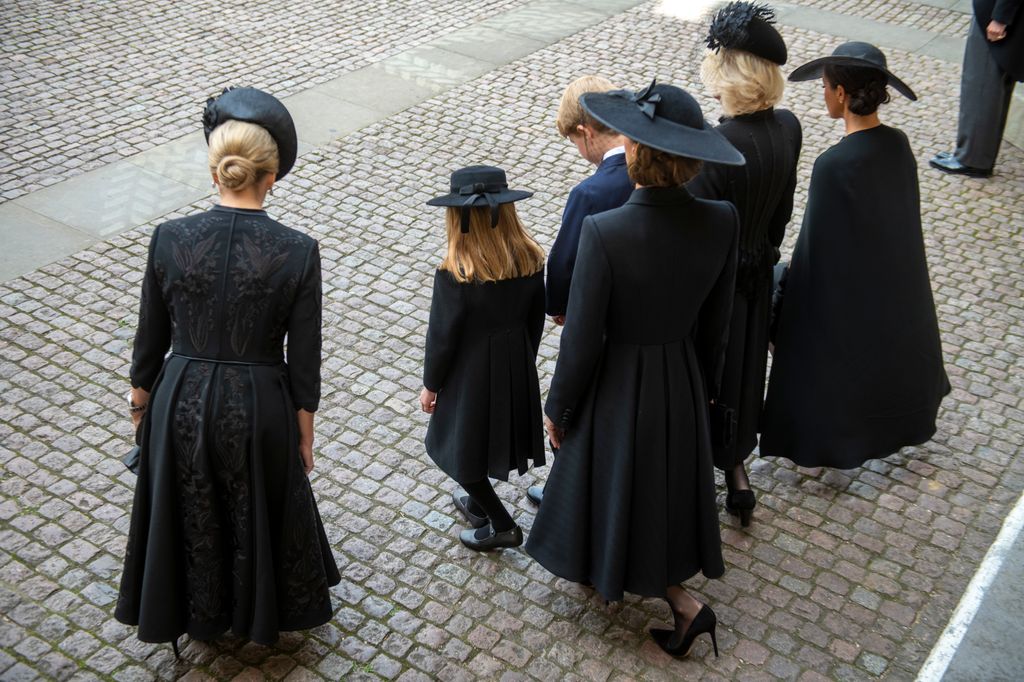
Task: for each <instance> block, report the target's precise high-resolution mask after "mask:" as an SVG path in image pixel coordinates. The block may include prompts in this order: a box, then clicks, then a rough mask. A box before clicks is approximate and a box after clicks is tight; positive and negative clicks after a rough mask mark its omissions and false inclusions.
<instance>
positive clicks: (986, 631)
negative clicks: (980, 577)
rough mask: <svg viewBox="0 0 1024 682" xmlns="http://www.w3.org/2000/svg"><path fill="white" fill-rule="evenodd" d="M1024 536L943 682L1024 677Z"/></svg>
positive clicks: (1013, 548) (992, 681) (985, 681)
mask: <svg viewBox="0 0 1024 682" xmlns="http://www.w3.org/2000/svg"><path fill="white" fill-rule="evenodd" d="M1022 642H1024V533H1022V534H1020V535H1019V536H1018V537H1017V540H1016V541H1015V542H1014V543H1013V545H1012V546H1011V548H1010V551H1009V552H1007V555H1006V558H1005V559H1004V560H1003V564H1002V567H1001V568H1000V570H999V573H998V574H997V575H996V577H995V579H994V581H993V582H992V585H991V586H990V587H989V590H988V592H987V593H986V594H985V597H984V599H983V600H982V602H981V606H980V607H979V608H978V612H977V613H976V614H975V615H974V619H973V620H972V621H971V624H970V626H969V627H968V629H967V633H966V634H965V635H964V638H963V640H962V641H961V642H960V646H959V647H958V648H957V652H956V654H955V655H954V656H953V659H952V660H951V661H950V662H949V667H948V668H946V674H945V675H944V676H943V677H942V680H943V682H999V681H1001V680H1005V681H1006V682H1010V681H1011V680H1019V679H1021V677H1022V676H1024V647H1022V646H1021V643H1022Z"/></svg>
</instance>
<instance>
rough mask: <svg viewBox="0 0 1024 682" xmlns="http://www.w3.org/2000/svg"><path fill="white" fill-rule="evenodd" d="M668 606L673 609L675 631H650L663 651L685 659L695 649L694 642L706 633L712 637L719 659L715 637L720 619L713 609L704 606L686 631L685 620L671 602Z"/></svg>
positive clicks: (716, 655) (652, 629) (656, 629)
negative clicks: (684, 628)
mask: <svg viewBox="0 0 1024 682" xmlns="http://www.w3.org/2000/svg"><path fill="white" fill-rule="evenodd" d="M666 601H668V600H666ZM668 606H669V608H670V609H672V618H673V620H674V621H675V629H673V630H665V629H660V628H651V630H650V632H651V637H653V638H654V641H655V642H657V643H658V646H660V647H661V649H662V651H664V652H665V653H666V654H668V655H669V656H675V657H677V658H685V657H686V656H687V655H689V653H690V649H691V648H693V640H695V639H697V635H703V634H704V633H705V632H706V633H708V634H709V635H711V645H712V646H713V647H714V649H715V658H718V638H717V637H716V636H715V627H716V626H717V625H718V618H717V617H716V616H715V612H714V611H712V610H711V607H710V606H708V605H707V604H702V605H701V607H700V611H698V612H697V615H696V616H694V617H693V622H691V623H690V627H688V628H687V629H686V630H685V631H684V630H683V629H682V627H683V623H684V622H685V619H684V618H683V617H682V616H681V615H680V614H679V613H678V612H677V611H676V610H675V609H674V608H672V602H669V603H668Z"/></svg>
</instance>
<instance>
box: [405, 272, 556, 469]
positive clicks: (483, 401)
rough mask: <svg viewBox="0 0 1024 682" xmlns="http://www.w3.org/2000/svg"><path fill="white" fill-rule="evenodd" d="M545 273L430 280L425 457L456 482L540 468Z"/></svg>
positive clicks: (438, 275)
mask: <svg viewBox="0 0 1024 682" xmlns="http://www.w3.org/2000/svg"><path fill="white" fill-rule="evenodd" d="M543 329H544V271H543V270H541V271H539V272H537V273H535V274H533V275H529V276H526V277H517V278H515V279H507V280H501V281H498V282H486V283H478V282H471V283H459V282H457V281H456V280H455V278H454V277H453V276H452V275H451V273H449V272H447V271H445V270H438V271H437V272H436V273H435V274H434V293H433V299H432V300H431V302H430V323H429V326H428V328H427V348H426V358H425V360H424V363H423V385H424V386H426V387H427V388H428V389H430V390H431V391H436V392H437V405H436V407H435V409H434V414H433V415H431V418H430V426H429V427H428V428H427V439H426V447H427V454H429V455H430V457H431V459H433V460H434V462H436V463H437V465H438V466H439V467H440V468H441V469H442V470H443V471H444V472H445V473H446V474H448V475H449V476H451V477H452V478H454V479H455V480H456V481H466V482H473V481H479V480H482V479H483V478H485V477H488V476H489V477H491V478H497V479H500V480H503V481H507V480H508V472H509V471H512V470H513V469H516V470H518V471H519V473H520V474H523V473H525V472H526V470H527V469H528V468H529V467H530V460H533V464H534V466H542V465H543V464H544V440H543V430H544V428H543V424H542V422H541V411H540V385H539V383H538V382H537V350H538V349H539V348H540V336H541V332H542V331H543Z"/></svg>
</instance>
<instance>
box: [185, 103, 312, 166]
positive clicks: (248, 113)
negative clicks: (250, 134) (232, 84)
mask: <svg viewBox="0 0 1024 682" xmlns="http://www.w3.org/2000/svg"><path fill="white" fill-rule="evenodd" d="M225 121H245V122H247V123H255V124H256V125H258V126H260V127H262V128H265V129H266V131H267V132H268V133H270V136H271V137H272V138H274V142H276V143H277V163H278V166H277V179H278V180H280V179H281V178H283V177H284V176H285V175H287V174H288V171H290V170H291V169H292V166H294V165H295V157H296V156H297V155H298V151H299V137H298V135H297V134H296V132H295V122H294V121H292V115H291V114H289V113H288V109H286V108H285V106H284V105H283V104H281V100H279V99H277V98H276V97H274V96H273V95H271V94H270V93H267V92H263V91H262V90H257V89H256V88H226V89H225V90H224V92H223V93H221V95H220V97H217V98H216V99H214V98H213V97H211V98H210V99H208V100H206V108H205V109H204V110H203V132H204V133H205V134H206V141H207V142H209V141H210V133H212V132H213V129H214V128H216V127H217V126H219V125H220V124H221V123H224V122H225Z"/></svg>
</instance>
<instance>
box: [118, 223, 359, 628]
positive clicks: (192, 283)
mask: <svg viewBox="0 0 1024 682" xmlns="http://www.w3.org/2000/svg"><path fill="white" fill-rule="evenodd" d="M320 295H321V294H320V254H319V251H318V248H317V243H316V242H315V241H314V240H313V239H311V238H309V237H307V236H305V235H302V234H300V233H298V232H296V231H294V230H291V229H289V228H287V227H285V226H283V225H281V224H280V223H277V222H275V221H273V220H271V219H270V218H268V217H267V215H266V214H265V213H264V212H263V211H251V210H243V209H232V208H224V207H220V206H218V207H215V208H213V209H212V210H210V211H207V212H206V213H202V214H199V215H195V216H190V217H187V218H182V219H179V220H172V221H169V222H167V223H164V224H162V225H160V226H159V227H158V228H157V229H156V230H155V231H154V232H153V237H152V239H151V241H150V248H149V261H148V264H147V266H146V273H145V278H144V280H143V284H142V300H141V304H140V309H139V328H138V332H137V334H136V337H135V350H134V354H133V356H132V367H131V380H132V385H133V386H138V387H142V388H145V389H147V390H150V391H151V392H152V393H151V396H150V402H149V409H148V410H147V413H146V415H145V418H144V420H143V422H142V424H141V426H140V428H139V432H138V436H137V438H138V441H139V444H140V445H141V446H142V457H141V462H140V468H139V477H138V482H137V484H136V489H135V501H134V504H133V507H132V519H131V527H130V531H129V536H128V545H127V549H126V556H125V567H124V574H123V576H122V579H121V591H120V597H119V599H118V603H117V610H116V616H117V619H118V620H120V621H121V622H123V623H127V624H130V625H138V626H139V632H138V635H139V639H141V640H143V641H148V642H166V641H169V640H172V639H175V638H177V637H178V636H179V635H181V634H183V633H188V634H189V635H190V636H191V637H193V638H196V639H210V638H213V637H217V636H218V635H220V634H222V633H223V632H225V631H226V630H228V629H231V630H233V631H234V633H235V634H236V635H238V636H241V637H247V638H249V639H251V640H253V641H256V642H260V643H266V644H269V643H273V642H274V641H275V640H276V639H277V636H278V632H279V631H282V630H297V629H303V628H308V627H313V626H316V625H320V624H322V623H324V622H326V621H327V620H329V619H330V618H331V615H332V609H331V603H330V596H329V593H328V586H330V585H334V584H337V582H338V581H339V579H340V576H339V575H338V570H337V567H336V565H335V562H334V558H333V556H332V555H331V551H330V546H329V545H328V542H327V538H326V536H325V534H324V529H323V525H322V523H321V521H320V516H319V513H318V512H317V508H316V503H315V501H314V499H313V494H312V491H311V489H310V485H309V481H308V479H307V478H306V475H305V473H304V472H303V470H302V463H301V460H300V457H299V452H298V442H299V431H298V421H297V418H296V410H297V409H299V408H303V409H306V410H309V411H315V410H316V409H317V404H318V401H319V398H320ZM286 337H287V340H288V351H287V363H285V355H284V342H285V338H286ZM168 349H170V350H171V354H170V355H168V356H166V358H165V354H166V353H167V351H168Z"/></svg>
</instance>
